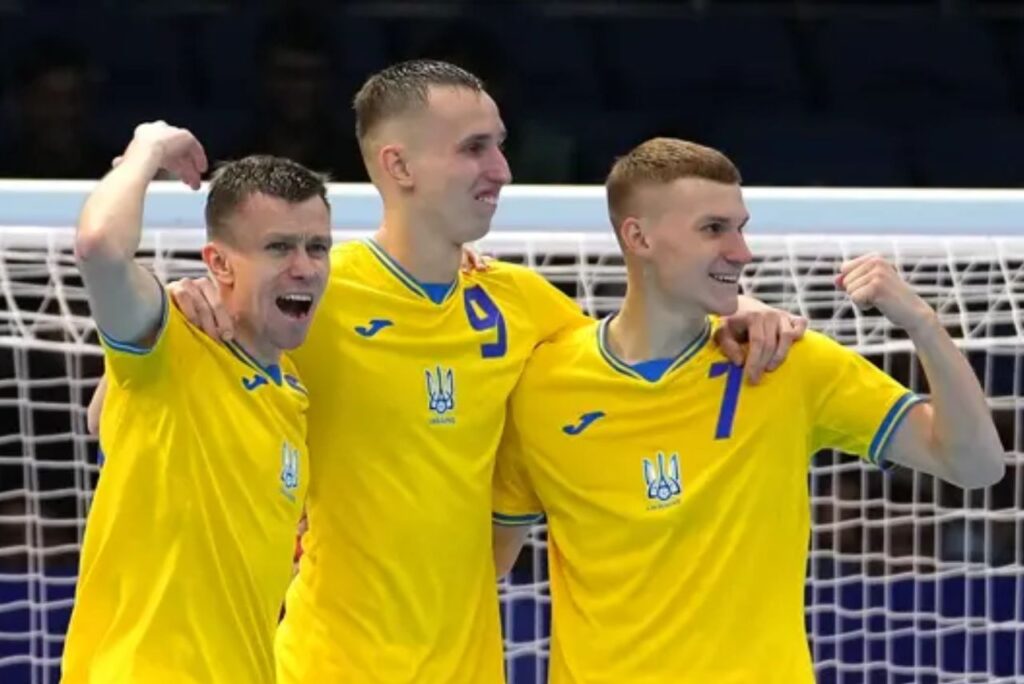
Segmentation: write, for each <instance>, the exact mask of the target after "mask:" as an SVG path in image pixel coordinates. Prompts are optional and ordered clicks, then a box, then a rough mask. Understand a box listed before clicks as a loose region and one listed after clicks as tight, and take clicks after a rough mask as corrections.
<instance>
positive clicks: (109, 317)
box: [75, 148, 163, 343]
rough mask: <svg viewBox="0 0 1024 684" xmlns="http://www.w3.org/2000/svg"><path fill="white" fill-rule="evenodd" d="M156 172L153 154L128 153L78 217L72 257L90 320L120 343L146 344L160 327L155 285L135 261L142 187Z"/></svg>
mask: <svg viewBox="0 0 1024 684" xmlns="http://www.w3.org/2000/svg"><path fill="white" fill-rule="evenodd" d="M158 168H159V156H158V154H157V152H156V151H155V150H154V149H149V148H142V149H136V150H129V152H128V153H127V154H126V156H125V158H124V160H123V161H122V162H121V164H120V165H119V166H118V167H117V168H115V169H113V170H112V171H111V172H110V173H108V174H107V175H106V177H104V179H103V180H101V181H100V182H99V184H97V186H96V189H95V190H94V191H93V192H92V194H91V195H90V196H89V199H88V200H87V201H86V203H85V206H84V207H83V209H82V214H81V216H80V217H79V223H78V233H77V235H76V237H75V257H76V259H77V262H78V268H79V270H80V271H81V273H82V280H83V281H84V283H85V287H86V291H87V292H88V295H89V303H90V308H91V312H92V316H93V318H94V319H95V320H96V323H97V324H98V326H99V328H100V330H102V331H103V332H104V334H106V335H107V336H109V337H110V338H112V339H115V340H118V341H120V342H127V343H140V342H144V341H146V340H147V338H148V337H149V336H150V335H151V334H152V333H154V332H155V330H156V328H157V326H158V325H159V321H160V312H161V310H162V306H163V303H162V300H161V296H162V295H161V293H160V289H159V285H158V284H157V282H156V280H154V278H153V276H152V274H150V273H149V272H148V271H146V270H145V269H144V268H142V267H141V266H139V265H138V264H137V263H135V261H134V257H135V252H136V250H137V249H138V246H139V241H140V237H141V231H142V209H143V204H144V201H145V195H146V187H147V186H148V185H149V182H150V180H152V178H153V176H154V175H155V174H156V172H157V170H158Z"/></svg>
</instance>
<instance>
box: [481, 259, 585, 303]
mask: <svg viewBox="0 0 1024 684" xmlns="http://www.w3.org/2000/svg"><path fill="white" fill-rule="evenodd" d="M472 284H480V285H482V286H483V287H485V288H486V289H487V290H488V291H493V292H494V293H495V294H496V296H501V297H514V298H516V299H518V300H519V301H521V302H522V303H524V304H526V305H528V306H536V305H538V304H544V303H545V302H546V301H562V300H568V296H567V295H565V294H563V293H562V292H560V291H559V290H558V288H556V287H555V286H554V285H552V284H551V283H550V282H549V281H548V280H547V279H546V278H545V277H544V276H542V275H541V274H540V273H538V272H537V271H535V270H533V269H531V268H529V267H527V266H523V265H521V264H510V263H506V262H503V261H494V262H491V264H490V265H489V267H488V268H487V270H486V271H477V272H474V273H471V274H469V275H468V277H467V285H470V286H471V285H472Z"/></svg>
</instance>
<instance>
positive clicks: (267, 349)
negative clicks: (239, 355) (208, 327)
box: [229, 306, 281, 367]
mask: <svg viewBox="0 0 1024 684" xmlns="http://www.w3.org/2000/svg"><path fill="white" fill-rule="evenodd" d="M229 308H230V306H229ZM232 318H233V319H234V321H235V331H234V336H233V337H232V342H234V343H235V344H237V345H238V346H240V347H241V348H242V349H244V350H245V351H246V352H247V353H248V354H249V356H251V357H252V358H253V359H255V360H256V361H257V362H258V363H259V364H260V365H261V366H264V367H265V366H271V365H276V364H278V363H280V361H281V350H280V349H279V348H278V347H276V346H275V345H273V344H271V343H270V342H269V341H267V340H266V339H264V338H263V336H261V335H258V334H257V333H256V331H255V330H254V329H253V326H252V324H251V323H249V322H248V321H247V320H246V319H245V317H244V316H240V315H238V314H233V315H232Z"/></svg>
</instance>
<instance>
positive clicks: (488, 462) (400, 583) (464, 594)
mask: <svg viewBox="0 0 1024 684" xmlns="http://www.w3.org/2000/svg"><path fill="white" fill-rule="evenodd" d="M586 320H587V319H586V318H585V317H583V315H582V314H581V313H580V311H579V308H578V307H577V306H576V305H575V303H573V302H572V301H571V300H570V299H568V298H567V297H565V296H564V295H562V294H561V293H559V292H558V291H557V290H556V289H555V288H554V287H552V286H551V285H550V284H548V283H547V282H546V281H545V280H544V279H543V278H542V277H541V276H539V275H537V274H536V273H533V272H531V271H529V270H528V269H525V268H523V267H520V266H514V265H507V264H501V263H496V264H493V265H492V266H491V268H490V269H489V270H488V271H486V272H480V273H472V274H469V275H467V274H460V275H459V278H458V280H457V281H456V282H455V283H454V284H453V287H452V289H451V290H450V291H449V292H448V295H447V297H446V298H445V299H444V300H443V301H442V302H441V303H439V304H438V303H434V302H433V301H431V300H430V299H429V297H428V296H427V295H426V292H425V291H424V289H423V287H422V286H421V285H420V284H418V283H417V282H416V281H415V280H414V279H413V278H412V277H411V276H409V275H408V274H407V273H405V272H404V271H402V269H401V267H400V266H398V265H397V264H396V263H394V262H393V261H392V260H391V259H390V258H388V256H387V255H386V254H384V253H383V252H382V251H381V250H380V248H379V247H378V246H377V245H375V244H374V243H372V242H350V243H345V244H343V245H339V246H338V247H336V248H335V249H334V251H333V253H332V259H331V277H330V280H329V283H328V287H327V293H326V295H325V298H324V301H323V302H322V304H321V306H320V309H319V311H318V313H317V318H316V320H315V321H314V323H313V328H312V330H311V332H310V335H309V338H308V339H307V341H306V343H305V344H304V345H303V347H302V348H301V349H299V350H298V351H297V353H296V354H295V355H294V358H295V361H296V363H297V364H298V366H299V369H300V370H301V371H302V373H303V377H304V378H305V379H306V381H307V383H308V386H309V390H310V407H311V408H310V414H309V428H310V432H309V444H310V450H311V454H312V462H313V466H312V467H313V474H312V478H311V485H310V491H309V500H308V505H307V508H308V516H309V532H308V533H307V534H306V536H305V537H304V538H303V548H304V555H303V558H302V560H301V562H300V566H299V575H298V577H297V579H296V581H295V582H294V583H293V584H292V586H291V588H290V589H289V592H288V600H287V609H286V615H285V619H284V622H283V624H282V626H281V628H280V630H279V632H278V640H277V647H278V648H277V655H278V668H279V679H280V681H281V682H283V683H284V684H291V683H294V682H316V683H317V684H320V683H323V682H329V683H331V684H335V683H339V682H354V683H358V684H373V683H375V682H381V683H387V684H397V683H409V684H412V683H415V684H458V683H460V682H466V683H472V684H489V683H491V682H502V681H504V677H503V661H502V650H501V635H500V627H499V620H498V598H497V591H496V586H495V579H494V564H493V560H492V552H491V530H490V516H489V511H490V508H491V477H492V474H493V465H494V455H495V451H496V449H497V446H498V442H499V440H500V436H501V432H502V428H503V426H504V422H505V403H506V399H507V398H508V395H509V393H510V392H511V391H512V388H513V386H514V385H515V383H516V381H517V380H518V378H519V375H520V373H521V371H522V368H523V365H524V363H525V362H526V358H527V357H528V355H529V354H530V353H531V351H532V350H533V348H534V347H535V346H536V344H537V343H538V342H539V341H540V340H542V339H545V338H548V337H550V336H552V335H554V334H555V333H556V332H557V331H559V330H561V329H563V328H565V327H566V326H572V325H580V324H583V323H585V322H586Z"/></svg>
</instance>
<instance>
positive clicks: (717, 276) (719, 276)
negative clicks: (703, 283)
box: [711, 273, 740, 285]
mask: <svg viewBox="0 0 1024 684" xmlns="http://www.w3.org/2000/svg"><path fill="white" fill-rule="evenodd" d="M711 279H712V280H717V281H718V282H720V283H725V284H726V285H735V284H736V283H738V282H739V281H740V277H739V276H738V275H726V274H724V273H712V274H711Z"/></svg>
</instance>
